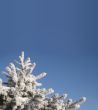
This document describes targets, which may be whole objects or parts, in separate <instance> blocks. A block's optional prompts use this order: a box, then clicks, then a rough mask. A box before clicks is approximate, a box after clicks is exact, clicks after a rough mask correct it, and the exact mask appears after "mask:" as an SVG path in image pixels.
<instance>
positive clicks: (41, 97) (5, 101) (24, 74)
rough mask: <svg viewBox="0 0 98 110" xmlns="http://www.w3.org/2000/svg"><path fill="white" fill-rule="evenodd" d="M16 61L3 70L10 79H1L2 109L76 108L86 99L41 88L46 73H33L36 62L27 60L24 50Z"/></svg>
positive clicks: (0, 99)
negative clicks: (69, 97) (74, 98)
mask: <svg viewBox="0 0 98 110" xmlns="http://www.w3.org/2000/svg"><path fill="white" fill-rule="evenodd" d="M16 63H17V64H16V65H15V64H13V63H10V64H9V66H7V67H6V71H5V72H3V73H4V74H5V75H6V77H7V79H8V81H7V82H3V81H2V79H0V110H74V109H78V108H79V107H80V104H82V103H84V102H85V101H86V98H85V97H82V98H80V99H79V100H77V101H73V100H72V99H68V98H67V94H63V95H60V94H57V93H55V94H53V95H51V96H49V95H50V94H52V93H53V92H54V90H53V89H52V88H50V89H45V88H41V87H39V86H41V85H42V84H41V83H39V82H38V80H39V79H41V78H43V77H45V76H46V73H45V72H43V73H41V74H40V75H37V76H35V75H33V74H32V72H33V70H34V68H35V66H36V64H35V63H31V60H30V58H27V59H26V60H25V58H24V52H22V54H21V56H19V62H18V61H16Z"/></svg>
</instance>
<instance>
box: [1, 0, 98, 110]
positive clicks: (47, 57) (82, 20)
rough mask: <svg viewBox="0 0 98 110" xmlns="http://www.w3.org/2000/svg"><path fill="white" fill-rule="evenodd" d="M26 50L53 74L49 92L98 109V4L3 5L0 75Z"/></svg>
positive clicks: (13, 1)
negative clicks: (82, 97)
mask: <svg viewBox="0 0 98 110" xmlns="http://www.w3.org/2000/svg"><path fill="white" fill-rule="evenodd" d="M22 50H24V51H25V54H26V56H30V57H31V59H32V61H35V62H36V63H37V67H36V69H35V71H34V73H35V74H39V73H40V72H43V71H45V72H47V73H48V75H47V77H46V78H44V79H43V80H42V82H43V86H44V87H46V88H49V87H53V88H54V89H55V91H56V92H59V93H64V92H67V93H68V94H69V97H70V98H73V99H78V98H79V97H81V96H86V97H87V102H86V103H85V104H84V105H82V106H81V109H80V110H98V1H97V0H37V1H36V0H34V1H33V0H32V1H31V0H1V1H0V71H3V70H4V68H5V66H6V65H8V63H9V62H12V61H14V59H18V55H19V54H20V52H21V51H22ZM0 76H1V75H0Z"/></svg>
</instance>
